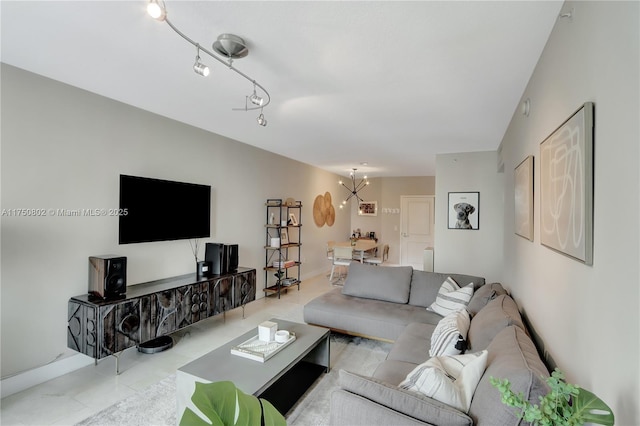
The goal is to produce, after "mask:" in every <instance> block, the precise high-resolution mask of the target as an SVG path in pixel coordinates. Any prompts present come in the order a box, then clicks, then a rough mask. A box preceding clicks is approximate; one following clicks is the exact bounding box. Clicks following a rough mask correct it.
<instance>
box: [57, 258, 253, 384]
mask: <svg viewBox="0 0 640 426" xmlns="http://www.w3.org/2000/svg"><path fill="white" fill-rule="evenodd" d="M255 298H256V270H255V269H250V268H242V267H241V268H238V270H237V271H236V272H233V273H229V274H224V275H214V276H209V277H201V278H198V277H197V276H196V274H186V275H180V276H177V277H172V278H165V279H162V280H157V281H150V282H147V283H143V284H137V285H133V286H129V287H127V295H126V297H123V298H120V299H106V300H104V299H100V298H97V297H94V296H91V295H88V294H85V295H81V296H76V297H72V298H71V299H69V311H68V326H67V346H68V347H69V348H71V349H74V350H76V351H78V352H81V353H83V354H85V355H88V356H90V357H92V358H94V359H95V360H96V362H97V360H99V359H101V358H104V357H107V356H110V355H114V356H117V355H118V354H119V353H120V352H122V351H123V350H125V349H127V348H131V347H133V346H138V345H140V344H142V343H145V342H148V341H150V340H153V339H156V338H158V337H161V336H165V335H167V334H170V333H173V332H174V331H177V330H179V329H181V328H184V327H188V326H190V325H191V324H194V323H196V322H198V321H201V320H204V319H206V318H209V317H211V316H214V315H218V314H224V313H225V312H226V311H229V310H231V309H235V308H237V307H242V309H243V310H244V306H245V305H246V304H247V303H248V302H251V301H253V300H255ZM243 316H244V312H243ZM117 369H118V366H117V365H116V372H117Z"/></svg>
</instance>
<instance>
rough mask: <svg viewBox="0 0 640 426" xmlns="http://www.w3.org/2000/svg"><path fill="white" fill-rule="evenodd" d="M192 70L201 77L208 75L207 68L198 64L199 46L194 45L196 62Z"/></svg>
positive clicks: (200, 63)
mask: <svg viewBox="0 0 640 426" xmlns="http://www.w3.org/2000/svg"><path fill="white" fill-rule="evenodd" d="M193 70H194V71H195V72H196V74H200V75H201V76H203V77H206V76H208V75H209V67H208V66H206V65H205V64H203V63H202V62H200V45H199V44H196V62H195V63H194V64H193Z"/></svg>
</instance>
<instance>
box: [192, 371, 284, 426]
mask: <svg viewBox="0 0 640 426" xmlns="http://www.w3.org/2000/svg"><path fill="white" fill-rule="evenodd" d="M191 401H193V403H194V404H195V406H196V408H197V409H198V410H199V411H200V414H201V415H204V416H205V417H207V418H208V419H209V422H207V421H205V420H204V419H203V418H202V417H201V416H200V415H198V414H197V413H196V412H194V411H193V410H191V409H190V408H188V407H187V408H186V409H185V410H184V413H183V415H182V418H181V419H180V425H181V426H191V425H195V426H201V425H202V426H204V425H213V426H231V425H246V426H253V425H255V426H261V425H264V426H286V425H287V422H286V421H285V419H284V416H283V415H282V414H280V413H279V412H278V410H276V408H275V407H274V406H273V405H271V403H270V402H269V401H267V400H265V399H261V398H257V397H255V396H253V395H247V394H246V393H244V392H242V391H241V390H240V389H238V388H237V387H236V386H235V385H234V384H233V383H232V382H229V381H225V382H214V383H199V382H196V389H195V391H194V392H193V395H192V396H191Z"/></svg>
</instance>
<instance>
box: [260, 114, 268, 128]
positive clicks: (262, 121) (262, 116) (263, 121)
mask: <svg viewBox="0 0 640 426" xmlns="http://www.w3.org/2000/svg"><path fill="white" fill-rule="evenodd" d="M258 124H259V125H261V126H262V127H266V125H267V119H266V118H264V114H263V113H260V115H259V116H258Z"/></svg>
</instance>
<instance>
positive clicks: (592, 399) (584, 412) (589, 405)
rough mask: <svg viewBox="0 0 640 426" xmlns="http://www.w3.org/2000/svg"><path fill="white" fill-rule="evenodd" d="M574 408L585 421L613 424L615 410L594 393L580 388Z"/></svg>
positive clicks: (606, 424)
mask: <svg viewBox="0 0 640 426" xmlns="http://www.w3.org/2000/svg"><path fill="white" fill-rule="evenodd" d="M573 409H574V412H575V414H576V417H578V418H579V419H580V420H582V421H583V422H584V423H594V424H598V425H605V426H613V423H614V417H613V411H611V408H609V406H608V405H607V404H605V403H604V401H602V400H601V399H600V398H598V397H597V396H595V395H594V394H593V393H591V392H589V391H588V390H586V389H582V388H580V391H579V393H578V396H577V397H576V398H575V399H574V400H573Z"/></svg>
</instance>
